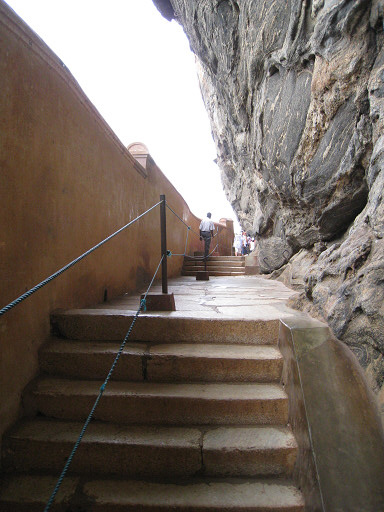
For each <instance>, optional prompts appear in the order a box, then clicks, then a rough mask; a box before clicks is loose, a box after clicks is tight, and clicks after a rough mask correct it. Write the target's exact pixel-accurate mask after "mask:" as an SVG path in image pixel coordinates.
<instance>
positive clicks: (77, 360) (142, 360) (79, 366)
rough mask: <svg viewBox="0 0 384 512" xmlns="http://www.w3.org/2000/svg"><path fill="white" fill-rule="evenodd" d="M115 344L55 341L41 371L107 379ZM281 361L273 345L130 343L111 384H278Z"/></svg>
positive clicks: (45, 354) (44, 355)
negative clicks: (142, 382) (192, 382)
mask: <svg viewBox="0 0 384 512" xmlns="http://www.w3.org/2000/svg"><path fill="white" fill-rule="evenodd" d="M119 347H120V345H119V344H117V343H112V342H111V343H106V342H90V341H67V340H54V341H52V343H50V344H48V345H46V346H45V347H44V348H43V349H42V350H41V352H40V368H41V370H42V371H44V372H46V373H48V374H50V375H57V376H64V377H73V378H77V379H104V378H105V377H106V376H107V374H108V371H109V369H110V367H111V365H112V363H113V361H114V359H115V357H116V354H117V352H118V350H119ZM282 364H283V359H282V355H281V352H280V351H279V349H278V348H277V347H273V346H270V345H230V344H221V345H219V344H204V345H203V344H199V343H196V344H190V343H180V344H164V345H162V344H146V345H144V344H143V343H141V344H139V343H132V344H127V345H126V346H125V347H124V350H123V352H122V354H121V356H120V360H119V362H118V364H117V365H116V368H115V370H114V373H113V375H112V378H113V380H130V381H143V380H147V381H158V382H174V381H186V382H191V381H201V382H212V381H221V382H225V381H227V382H245V381H248V382H275V381H278V380H279V379H280V376H281V371H282Z"/></svg>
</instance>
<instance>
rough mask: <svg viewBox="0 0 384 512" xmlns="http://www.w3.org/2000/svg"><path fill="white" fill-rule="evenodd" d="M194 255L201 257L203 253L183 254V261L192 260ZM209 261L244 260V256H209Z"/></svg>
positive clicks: (194, 258)
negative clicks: (197, 254)
mask: <svg viewBox="0 0 384 512" xmlns="http://www.w3.org/2000/svg"><path fill="white" fill-rule="evenodd" d="M196 257H200V258H203V257H204V254H203V253H201V255H200V256H196V255H195V256H188V255H186V256H184V261H194V260H196ZM209 261H236V262H238V261H245V256H214V255H212V256H209Z"/></svg>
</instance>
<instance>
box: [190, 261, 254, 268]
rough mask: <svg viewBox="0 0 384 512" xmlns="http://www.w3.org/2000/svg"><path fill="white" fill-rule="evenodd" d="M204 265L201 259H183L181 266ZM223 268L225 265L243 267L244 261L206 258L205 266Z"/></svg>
mask: <svg viewBox="0 0 384 512" xmlns="http://www.w3.org/2000/svg"><path fill="white" fill-rule="evenodd" d="M201 266H204V261H202V260H185V261H184V264H183V267H184V268H185V269H187V268H189V267H192V268H193V267H201ZM208 267H212V268H225V267H232V268H244V267H245V261H244V260H242V261H218V260H213V261H211V260H210V259H208V260H207V268H208Z"/></svg>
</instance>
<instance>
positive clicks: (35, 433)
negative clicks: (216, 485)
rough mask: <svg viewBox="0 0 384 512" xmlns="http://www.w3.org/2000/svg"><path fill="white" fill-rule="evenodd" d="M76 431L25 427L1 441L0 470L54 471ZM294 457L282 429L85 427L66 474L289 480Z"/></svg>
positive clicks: (57, 425)
mask: <svg viewBox="0 0 384 512" xmlns="http://www.w3.org/2000/svg"><path fill="white" fill-rule="evenodd" d="M82 426H83V424H82V423H74V422H64V421H46V420H30V421H24V422H23V423H22V424H21V425H19V426H18V428H16V429H14V430H13V432H11V433H10V435H9V437H8V438H7V440H6V442H5V443H4V446H3V460H2V469H3V470H4V471H7V472H30V471H57V472H60V470H61V469H62V468H63V467H64V464H65V461H66V459H67V457H68V455H69V454H70V453H71V450H72V448H73V446H74V444H75V442H76V440H77V438H78V436H79V434H80V432H81V429H82ZM296 451H297V445H296V442H295V439H294V437H293V435H292V433H291V431H290V430H289V429H287V428H286V427H276V426H271V427H269V426H265V427H260V426H256V427H255V426H252V427H251V426H249V427H236V426H235V427H219V428H207V427H193V428H185V427H184V428H181V427H179V428H177V427H163V426H153V427H149V426H146V425H140V426H127V425H125V426H124V425H116V424H109V423H102V422H91V423H90V424H89V426H88V429H87V431H86V433H85V435H84V437H83V439H82V441H81V444H80V446H79V448H78V450H77V453H76V456H75V457H74V459H73V461H72V463H71V466H70V472H72V473H85V474H89V473H92V474H110V475H112V474H113V475H120V476H122V475H125V476H127V475H128V476H134V477H135V478H137V477H164V478H167V477H174V476H184V477H191V476H194V475H197V474H199V475H200V476H202V475H209V476H261V475H264V476H265V475H282V474H288V475H289V474H290V473H291V471H292V469H293V465H294V462H295V457H296ZM106 460H108V465H107V466H106V464H105V461H106Z"/></svg>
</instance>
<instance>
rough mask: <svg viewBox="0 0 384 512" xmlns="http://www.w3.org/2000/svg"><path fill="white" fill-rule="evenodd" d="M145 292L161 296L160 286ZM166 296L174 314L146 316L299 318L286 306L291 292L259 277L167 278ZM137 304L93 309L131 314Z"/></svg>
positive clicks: (127, 299) (134, 300) (129, 301)
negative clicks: (170, 297) (171, 301)
mask: <svg viewBox="0 0 384 512" xmlns="http://www.w3.org/2000/svg"><path fill="white" fill-rule="evenodd" d="M149 293H150V294H161V283H160V284H155V285H153V286H152V288H151V290H150V292H149ZM168 293H173V294H174V297H175V304H176V311H174V312H161V313H159V312H152V313H151V312H146V314H147V315H151V314H152V315H156V316H157V315H164V316H171V317H180V316H181V317H196V316H198V317H199V318H215V319H232V318H233V319H239V318H243V319H248V320H253V319H257V320H274V319H279V318H287V317H292V316H302V315H303V313H301V312H298V311H295V310H293V309H291V308H289V307H288V306H287V305H286V302H287V300H288V299H289V298H290V297H292V296H293V295H295V293H296V292H295V291H293V290H290V289H289V288H287V287H286V286H285V285H284V284H282V283H280V282H279V281H272V280H269V279H266V278H264V277H261V276H228V277H214V276H211V277H210V278H209V281H197V280H196V278H195V277H189V276H185V277H178V278H174V279H169V281H168ZM139 303H140V295H126V296H124V297H121V298H119V299H116V300H113V301H111V302H108V303H107V304H100V305H98V306H95V307H94V308H95V309H113V310H125V311H132V312H134V311H136V310H137V308H138V306H139ZM196 313H198V315H196Z"/></svg>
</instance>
